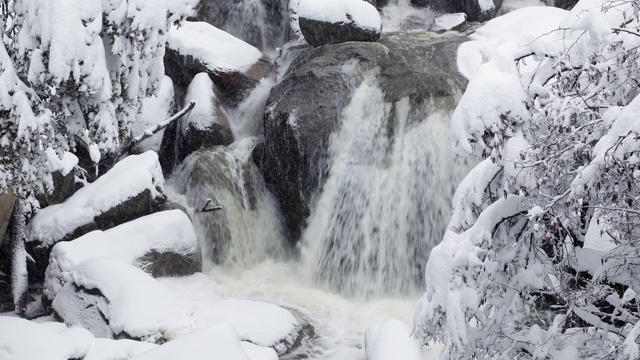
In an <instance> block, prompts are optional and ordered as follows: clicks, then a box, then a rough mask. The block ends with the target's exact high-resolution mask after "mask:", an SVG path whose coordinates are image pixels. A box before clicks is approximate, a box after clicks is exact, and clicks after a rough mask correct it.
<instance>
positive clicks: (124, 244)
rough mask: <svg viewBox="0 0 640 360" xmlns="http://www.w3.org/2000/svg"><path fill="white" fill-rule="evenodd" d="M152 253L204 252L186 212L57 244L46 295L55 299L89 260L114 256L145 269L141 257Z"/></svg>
mask: <svg viewBox="0 0 640 360" xmlns="http://www.w3.org/2000/svg"><path fill="white" fill-rule="evenodd" d="M152 251H156V252H159V253H166V252H171V253H174V254H182V255H189V254H194V253H197V254H199V253H200V244H199V242H198V236H197V234H196V232H195V230H194V228H193V225H192V224H191V221H190V220H189V217H188V216H187V215H186V214H185V213H183V212H182V211H180V210H171V211H162V212H158V213H155V214H151V215H147V216H144V217H141V218H139V219H136V220H134V221H131V222H128V223H125V224H123V225H120V226H117V227H115V228H113V229H110V230H107V231H93V232H90V233H88V234H86V235H84V236H82V237H80V238H78V239H75V240H73V241H68V242H60V243H57V244H56V245H55V246H54V247H53V249H52V251H51V256H50V258H49V266H48V267H47V270H46V272H45V290H44V295H45V296H47V297H48V298H49V299H53V298H54V297H55V295H56V294H57V293H58V292H59V291H60V290H61V289H62V287H63V286H64V285H65V284H66V283H67V282H69V281H71V271H72V270H73V269H74V268H75V266H76V265H78V264H80V263H81V262H83V261H85V260H87V259H90V258H96V257H110V258H115V259H119V260H122V261H124V262H126V263H128V264H131V265H134V266H136V267H138V268H140V269H141V270H145V266H147V265H148V264H147V263H144V262H140V260H139V258H140V257H142V256H144V255H145V254H148V253H150V252H152Z"/></svg>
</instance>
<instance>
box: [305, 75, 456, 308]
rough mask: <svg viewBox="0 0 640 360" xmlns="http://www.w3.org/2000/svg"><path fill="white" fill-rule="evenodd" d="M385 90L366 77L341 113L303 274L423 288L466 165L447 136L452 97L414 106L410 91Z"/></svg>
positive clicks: (349, 283)
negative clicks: (392, 97)
mask: <svg viewBox="0 0 640 360" xmlns="http://www.w3.org/2000/svg"><path fill="white" fill-rule="evenodd" d="M452 86H455V85H454V84H452ZM458 90H460V89H458ZM384 95H385V94H384V92H383V90H382V89H381V88H380V87H379V85H378V83H377V81H376V79H375V78H374V76H369V77H367V78H366V79H365V81H364V82H363V83H362V84H361V85H360V86H359V87H358V88H357V89H356V90H355V93H354V95H353V97H352V99H351V102H350V103H349V105H348V106H347V107H346V108H345V109H344V111H343V112H342V121H341V122H342V128H341V130H340V131H339V132H338V133H337V134H335V135H334V136H333V137H332V138H331V141H330V147H329V154H328V156H329V160H328V162H329V164H330V165H329V166H330V170H329V174H330V175H329V178H328V179H327V181H326V183H325V185H324V188H323V190H322V193H321V194H320V196H319V198H318V200H317V203H316V206H315V209H314V211H313V213H312V216H311V219H310V220H309V226H308V228H307V230H306V232H305V234H304V249H303V262H304V264H305V268H306V269H309V276H310V277H312V278H314V279H315V280H316V281H317V282H319V283H321V284H324V285H327V286H329V287H331V288H334V289H337V290H339V291H341V292H343V293H348V294H353V295H360V296H366V295H383V294H389V295H394V294H395V295H397V294H407V293H417V292H419V291H420V290H421V289H422V287H423V285H422V281H423V273H424V270H423V269H424V265H425V264H426V261H427V258H428V255H429V251H430V249H431V248H432V247H433V246H434V245H435V244H437V243H438V242H439V241H440V240H441V239H442V235H443V233H444V229H445V226H446V223H447V220H448V217H449V214H450V203H451V197H452V195H453V192H454V190H455V186H456V185H457V183H458V182H459V180H460V179H462V177H463V176H464V175H465V174H466V171H467V167H466V166H464V164H459V160H457V159H456V157H455V155H454V154H453V153H452V151H451V145H450V141H449V125H448V124H449V118H450V112H451V111H452V109H453V108H454V107H455V103H456V101H455V100H456V99H448V103H447V101H443V100H442V99H440V100H438V101H436V100H431V101H429V100H427V101H424V102H423V105H422V108H412V106H411V105H410V101H409V99H408V98H403V99H401V100H400V101H398V102H396V103H388V102H386V101H385V96H384Z"/></svg>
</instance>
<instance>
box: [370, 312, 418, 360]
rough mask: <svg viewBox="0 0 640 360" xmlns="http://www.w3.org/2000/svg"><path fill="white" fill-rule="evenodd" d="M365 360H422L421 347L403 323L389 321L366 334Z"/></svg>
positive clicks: (393, 320)
mask: <svg viewBox="0 0 640 360" xmlns="http://www.w3.org/2000/svg"><path fill="white" fill-rule="evenodd" d="M364 337H365V355H364V358H365V360H391V359H402V360H420V359H421V358H422V357H421V356H420V347H419V346H418V343H417V342H416V341H415V339H414V338H413V337H412V336H411V329H409V327H408V326H407V325H406V324H405V323H403V322H402V321H399V320H395V319H388V320H385V321H382V322H379V323H376V324H374V325H372V326H371V327H369V328H368V329H367V331H366V333H365V336H364Z"/></svg>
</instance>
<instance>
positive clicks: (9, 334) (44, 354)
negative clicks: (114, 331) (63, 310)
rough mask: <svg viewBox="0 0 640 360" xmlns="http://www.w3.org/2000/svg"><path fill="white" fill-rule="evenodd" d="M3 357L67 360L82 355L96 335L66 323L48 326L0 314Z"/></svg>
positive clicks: (0, 357)
mask: <svg viewBox="0 0 640 360" xmlns="http://www.w3.org/2000/svg"><path fill="white" fill-rule="evenodd" d="M0 334H2V336H0V359H2V360H31V359H39V360H67V359H81V358H83V357H84V356H85V355H86V354H87V352H88V350H89V347H90V345H91V341H92V339H93V336H92V335H91V334H90V333H89V332H88V331H86V330H84V329H81V328H71V329H67V328H66V326H64V324H60V326H49V325H48V324H38V323H35V322H33V321H28V320H24V319H21V318H17V317H9V316H0Z"/></svg>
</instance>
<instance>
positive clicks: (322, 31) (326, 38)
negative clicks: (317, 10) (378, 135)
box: [299, 16, 382, 47]
mask: <svg viewBox="0 0 640 360" xmlns="http://www.w3.org/2000/svg"><path fill="white" fill-rule="evenodd" d="M299 21H300V31H302V35H304V38H305V39H306V40H307V42H308V43H309V45H311V46H313V47H317V46H322V45H327V44H341V43H344V42H347V41H369V42H373V41H377V40H378V39H380V34H381V32H382V29H376V30H372V29H368V28H363V27H359V26H357V24H356V23H354V22H350V23H330V22H325V21H318V20H313V19H307V18H304V17H302V16H301V17H300V20H299Z"/></svg>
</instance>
